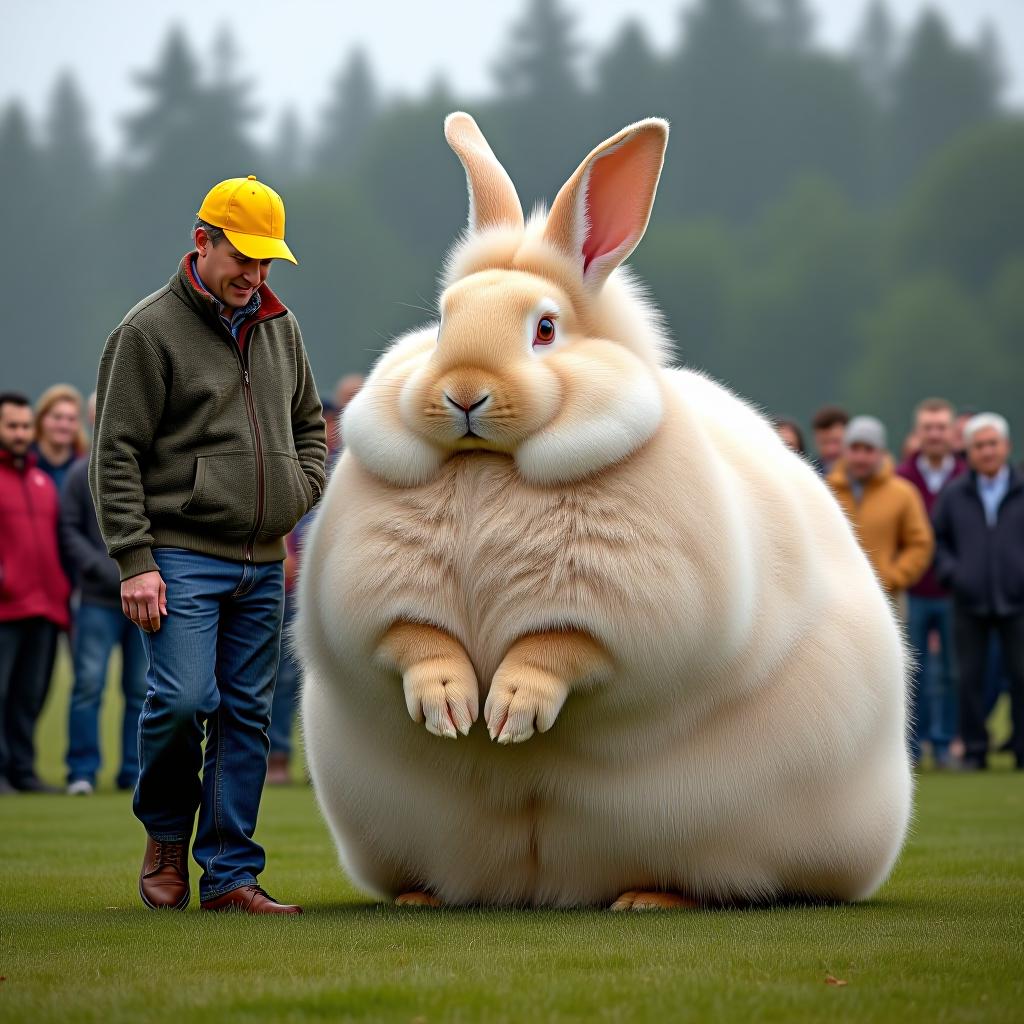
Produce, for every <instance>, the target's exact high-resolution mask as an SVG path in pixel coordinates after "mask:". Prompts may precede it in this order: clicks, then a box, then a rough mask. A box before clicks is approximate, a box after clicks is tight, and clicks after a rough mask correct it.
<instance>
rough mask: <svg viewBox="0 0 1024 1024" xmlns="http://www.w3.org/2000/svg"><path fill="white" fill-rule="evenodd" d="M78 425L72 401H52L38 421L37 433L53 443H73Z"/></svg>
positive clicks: (76, 408)
mask: <svg viewBox="0 0 1024 1024" xmlns="http://www.w3.org/2000/svg"><path fill="white" fill-rule="evenodd" d="M80 425H81V424H80V423H79V416H78V406H77V405H76V404H75V403H74V402H66V401H60V402H54V403H53V405H51V406H50V409H49V411H48V412H47V413H46V415H45V416H43V418H42V419H41V420H40V421H39V435H40V437H42V438H45V439H46V440H47V441H49V442H50V444H53V445H60V446H65V445H69V444H74V443H75V438H76V437H77V436H78V430H79V427H80Z"/></svg>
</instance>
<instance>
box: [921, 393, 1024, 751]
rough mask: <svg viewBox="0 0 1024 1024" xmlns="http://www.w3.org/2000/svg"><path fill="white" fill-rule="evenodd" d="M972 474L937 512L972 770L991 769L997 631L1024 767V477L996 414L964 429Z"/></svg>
mask: <svg viewBox="0 0 1024 1024" xmlns="http://www.w3.org/2000/svg"><path fill="white" fill-rule="evenodd" d="M964 440H965V443H966V445H967V457H968V461H969V463H970V467H971V469H970V472H969V473H965V474H964V475H963V476H961V477H960V478H959V479H957V480H954V481H953V482H952V483H951V484H950V485H949V486H948V487H947V488H946V490H945V492H944V493H943V494H942V496H941V497H940V498H939V501H938V503H937V505H936V507H935V519H934V525H935V537H936V555H935V572H936V575H937V577H938V580H939V582H940V583H941V584H942V585H943V586H944V587H947V588H948V589H950V590H951V591H952V593H953V609H954V611H953V621H954V634H955V641H956V648H957V660H958V662H959V667H960V734H961V736H962V738H963V741H964V748H965V751H964V765H965V767H967V768H974V769H977V768H985V767H987V756H988V746H989V738H988V730H987V727H986V724H985V674H986V668H987V662H988V654H989V633H990V631H991V630H992V629H995V630H996V631H997V632H998V633H999V638H1000V641H1001V643H1002V648H1003V656H1004V658H1005V661H1006V670H1007V674H1008V676H1009V679H1010V696H1011V709H1012V718H1013V735H1014V743H1013V753H1014V755H1015V757H1016V760H1017V767H1018V769H1021V768H1024V742H1022V741H1024V478H1022V476H1021V474H1020V473H1019V472H1018V471H1017V470H1016V469H1015V468H1014V467H1013V466H1011V465H1010V464H1009V455H1010V431H1009V427H1008V426H1007V423H1006V420H1005V419H1003V417H1002V416H998V415H996V414H994V413H982V414H981V415H979V416H975V417H974V418H973V419H971V420H970V422H969V423H968V424H967V426H966V427H965V428H964Z"/></svg>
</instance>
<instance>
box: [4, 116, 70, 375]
mask: <svg viewBox="0 0 1024 1024" xmlns="http://www.w3.org/2000/svg"><path fill="white" fill-rule="evenodd" d="M32 135H33V133H32V128H31V125H30V123H29V119H28V115H27V114H26V112H25V108H24V107H23V106H22V104H21V103H20V102H17V101H15V102H12V103H9V104H8V105H7V106H6V107H5V108H4V109H3V110H2V111H0V182H3V188H0V224H3V226H4V237H5V238H6V240H7V244H6V245H2V246H0V281H2V282H3V290H4V294H5V295H7V296H9V300H8V302H6V303H5V307H6V314H7V315H6V317H5V323H4V337H5V339H6V344H7V345H8V346H13V349H12V351H24V354H25V363H24V364H22V362H21V359H20V358H17V359H15V361H14V366H13V367H12V366H7V367H6V368H5V377H7V378H8V379H9V381H10V386H12V387H16V388H18V389H20V390H24V391H27V392H29V393H35V392H38V391H41V390H42V389H43V388H44V387H45V386H46V385H47V384H51V383H53V381H52V379H51V380H48V379H45V377H43V376H42V373H43V372H46V370H45V368H44V367H43V366H41V365H38V364H37V362H36V360H35V359H34V358H33V350H34V349H36V348H38V347H39V339H40V338H41V335H40V317H41V316H43V317H44V318H47V317H48V316H49V313H50V308H51V306H52V305H53V304H54V303H53V301H52V300H53V284H52V281H53V280H54V274H53V273H50V272H47V268H49V267H52V265H53V252H54V249H55V247H56V249H57V250H60V249H62V246H61V239H60V237H59V236H56V237H55V236H54V232H55V231H56V229H57V225H56V224H54V223H53V221H52V220H51V219H50V210H49V206H48V203H47V199H48V198H49V193H50V189H49V188H48V187H47V183H46V181H45V180H44V178H43V175H42V173H41V170H42V166H43V165H42V160H41V154H40V152H39V149H38V148H37V146H36V143H35V140H34V139H33V137H32ZM49 330H50V324H49V322H47V324H46V327H45V331H46V332H47V336H48V332H49ZM49 365H50V366H52V363H51V364H49ZM33 370H34V371H35V373H33V372H32V371H33ZM26 371H28V372H27V373H26Z"/></svg>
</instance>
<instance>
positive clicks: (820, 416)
mask: <svg viewBox="0 0 1024 1024" xmlns="http://www.w3.org/2000/svg"><path fill="white" fill-rule="evenodd" d="M849 422H850V416H849V413H847V411H846V410H845V409H841V408H840V407H839V406H838V405H823V406H822V407H821V408H820V409H819V410H818V411H817V412H816V413H815V414H814V419H812V420H811V427H812V428H813V429H814V447H815V448H816V449H817V452H818V459H817V462H816V463H815V468H816V469H817V470H818V472H819V473H820V474H821V475H822V476H824V477H827V476H828V475H829V473H831V472H832V467H833V466H835V464H836V462H838V460H839V457H840V456H841V455H842V454H843V435H844V433H845V432H846V425H847V424H848V423H849Z"/></svg>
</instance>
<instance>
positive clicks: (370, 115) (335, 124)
mask: <svg viewBox="0 0 1024 1024" xmlns="http://www.w3.org/2000/svg"><path fill="white" fill-rule="evenodd" d="M380 113H381V101H380V96H379V94H378V90H377V82H376V79H375V77H374V74H373V69H372V67H371V66H370V60H369V58H368V57H367V55H366V53H365V52H364V51H363V50H359V49H356V50H353V51H352V53H351V54H350V55H349V57H348V60H347V61H346V62H345V64H344V65H343V66H342V68H341V70H340V72H339V73H338V75H337V77H336V78H335V80H334V85H333V88H332V92H331V99H330V102H329V103H328V106H327V109H326V110H325V111H324V117H323V127H322V129H321V135H320V141H319V143H318V145H317V147H316V156H315V163H316V167H317V170H319V171H321V172H324V173H327V174H344V173H348V172H350V171H351V170H352V168H353V167H354V166H355V164H356V161H357V160H358V159H359V157H360V155H361V154H362V152H363V150H364V147H365V146H366V144H367V141H368V139H369V136H370V131H371V130H372V128H373V126H374V123H375V122H376V120H377V118H378V117H379V116H380Z"/></svg>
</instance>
